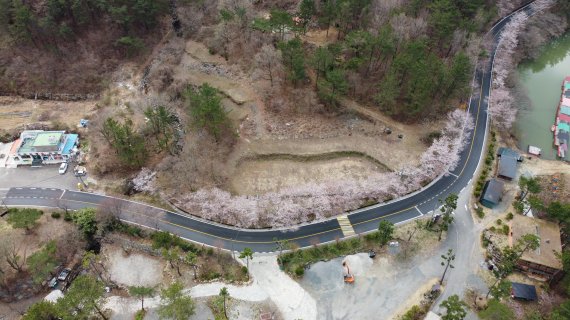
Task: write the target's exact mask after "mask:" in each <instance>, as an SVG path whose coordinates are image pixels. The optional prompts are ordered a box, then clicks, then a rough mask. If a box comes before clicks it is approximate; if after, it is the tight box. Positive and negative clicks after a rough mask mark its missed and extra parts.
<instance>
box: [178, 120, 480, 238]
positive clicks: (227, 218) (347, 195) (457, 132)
mask: <svg viewBox="0 0 570 320" xmlns="http://www.w3.org/2000/svg"><path fill="white" fill-rule="evenodd" d="M472 129H473V119H472V117H471V116H470V115H469V114H468V113H467V112H465V111H462V110H455V111H453V112H451V113H449V115H448V118H447V121H446V124H445V126H444V128H443V129H442V131H441V137H440V138H438V139H436V140H435V141H434V142H433V144H432V145H431V146H430V147H429V148H428V149H427V150H426V152H425V153H424V154H423V155H422V157H421V161H420V165H419V166H417V167H404V168H402V169H401V170H400V171H398V172H386V173H375V174H372V175H371V176H370V177H369V178H368V179H366V180H365V181H357V180H350V179H345V180H342V181H331V182H325V183H309V184H305V185H299V186H295V187H289V188H283V189H281V190H279V191H276V192H269V193H266V194H262V195H258V196H243V195H242V196H232V195H231V194H230V193H229V192H227V191H224V190H221V189H218V188H211V189H200V190H198V191H196V192H194V193H189V194H186V195H184V197H183V198H182V202H181V203H182V206H183V207H184V208H185V209H186V210H187V211H189V212H192V213H194V214H197V215H199V216H201V217H202V218H204V219H208V220H212V221H217V222H220V223H225V224H230V225H235V226H238V227H291V226H295V225H299V224H303V223H308V222H311V221H315V220H322V219H325V218H328V217H332V216H336V215H340V214H343V213H344V212H346V211H350V210H355V209H357V208H359V207H360V206H361V205H362V203H363V202H364V201H368V200H374V201H378V202H382V201H386V200H388V199H394V198H397V197H400V196H403V195H405V194H408V193H410V192H413V191H415V190H417V189H419V188H421V187H422V185H424V184H425V183H427V182H428V181H430V180H433V179H435V178H436V177H438V176H440V175H442V174H446V173H447V172H449V171H451V170H453V169H454V168H455V166H456V165H457V164H458V162H459V153H460V152H461V151H462V150H463V148H464V147H465V146H466V145H467V142H468V141H469V138H470V132H471V130H472Z"/></svg>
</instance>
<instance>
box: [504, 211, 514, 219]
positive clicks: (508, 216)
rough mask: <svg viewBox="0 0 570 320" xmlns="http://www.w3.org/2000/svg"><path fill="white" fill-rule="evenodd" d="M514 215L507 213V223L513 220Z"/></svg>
mask: <svg viewBox="0 0 570 320" xmlns="http://www.w3.org/2000/svg"><path fill="white" fill-rule="evenodd" d="M513 218H514V215H513V213H512V212H509V213H507V217H506V218H505V219H506V220H507V221H510V220H513Z"/></svg>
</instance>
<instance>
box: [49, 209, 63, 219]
mask: <svg viewBox="0 0 570 320" xmlns="http://www.w3.org/2000/svg"><path fill="white" fill-rule="evenodd" d="M51 217H52V218H54V219H59V218H61V213H59V212H57V211H55V212H52V213H51Z"/></svg>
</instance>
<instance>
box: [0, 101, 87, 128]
mask: <svg viewBox="0 0 570 320" xmlns="http://www.w3.org/2000/svg"><path fill="white" fill-rule="evenodd" d="M96 104H97V102H96V101H82V102H65V101H45V100H30V99H23V98H18V97H0V128H2V129H4V130H7V131H8V130H12V129H16V128H23V127H24V126H25V125H28V124H32V123H42V124H46V125H49V126H52V125H53V124H54V123H56V124H58V123H59V124H62V125H63V126H65V127H67V128H75V127H77V125H78V124H79V120H80V119H82V118H89V116H90V115H91V114H92V113H93V112H94V111H95V109H96Z"/></svg>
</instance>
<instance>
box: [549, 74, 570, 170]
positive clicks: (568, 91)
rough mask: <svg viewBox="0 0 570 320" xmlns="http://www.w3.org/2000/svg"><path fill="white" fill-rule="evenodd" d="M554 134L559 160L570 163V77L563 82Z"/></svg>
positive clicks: (553, 129) (553, 128)
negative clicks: (569, 154)
mask: <svg viewBox="0 0 570 320" xmlns="http://www.w3.org/2000/svg"><path fill="white" fill-rule="evenodd" d="M552 132H553V136H554V146H555V147H556V150H557V155H558V158H559V159H561V160H565V161H570V157H569V156H568V143H569V142H570V76H567V77H566V78H564V81H562V95H561V97H560V103H559V104H558V108H557V110H556V117H555V119H554V125H553V126H552Z"/></svg>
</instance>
